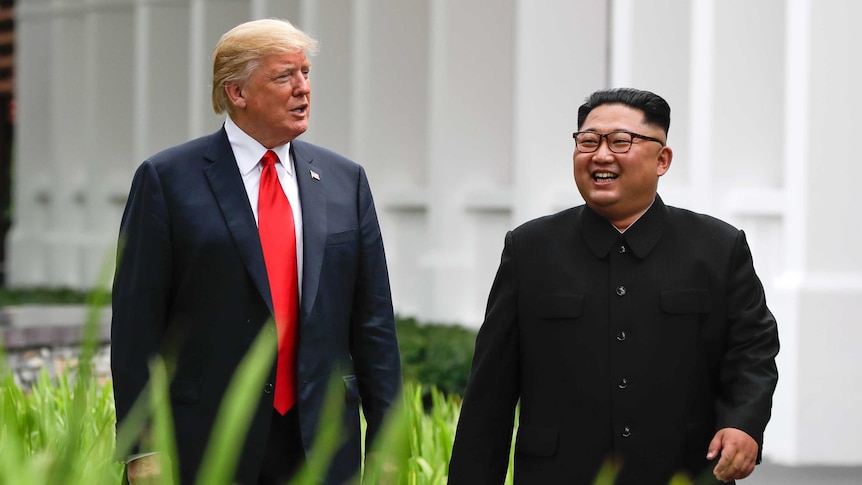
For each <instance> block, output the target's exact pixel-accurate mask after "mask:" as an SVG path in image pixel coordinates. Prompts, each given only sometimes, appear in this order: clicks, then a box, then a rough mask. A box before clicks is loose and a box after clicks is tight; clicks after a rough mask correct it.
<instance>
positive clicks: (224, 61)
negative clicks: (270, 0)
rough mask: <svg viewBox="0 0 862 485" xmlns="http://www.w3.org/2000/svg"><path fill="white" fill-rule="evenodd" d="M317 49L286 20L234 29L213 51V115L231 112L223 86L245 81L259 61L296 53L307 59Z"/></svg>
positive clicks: (226, 34) (252, 23)
mask: <svg viewBox="0 0 862 485" xmlns="http://www.w3.org/2000/svg"><path fill="white" fill-rule="evenodd" d="M317 48H318V44H317V41H316V40H314V39H313V38H311V37H310V36H309V35H308V34H306V33H305V32H303V31H301V30H299V29H297V28H296V27H294V26H293V25H292V24H291V23H290V22H288V21H287V20H281V19H262V20H252V21H250V22H245V23H243V24H240V25H237V26H236V27H234V28H232V29H231V30H229V31H228V32H226V33H225V34H224V35H222V36H221V40H219V42H218V44H216V47H215V50H213V86H212V103H213V110H214V111H215V112H216V114H222V113H224V112H225V111H227V112H228V113H230V112H231V109H232V107H233V106H232V105H231V103H230V101H229V100H228V97H227V94H226V93H225V84H227V83H244V82H245V81H247V80H248V78H249V76H251V73H253V72H254V70H255V69H257V67H258V65H259V61H260V59H261V58H263V57H265V56H268V55H270V54H281V53H285V52H297V51H302V52H305V53H306V54H309V55H310V54H314V53H316V52H317Z"/></svg>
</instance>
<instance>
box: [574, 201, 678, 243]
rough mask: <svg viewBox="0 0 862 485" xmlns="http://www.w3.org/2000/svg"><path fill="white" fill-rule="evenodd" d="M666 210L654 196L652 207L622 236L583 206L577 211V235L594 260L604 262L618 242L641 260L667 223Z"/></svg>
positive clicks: (659, 236) (600, 217)
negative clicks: (578, 218)
mask: <svg viewBox="0 0 862 485" xmlns="http://www.w3.org/2000/svg"><path fill="white" fill-rule="evenodd" d="M667 212H668V210H667V206H666V205H664V202H663V201H662V200H661V197H659V196H658V195H656V197H655V202H653V204H652V206H650V208H649V209H648V210H647V211H646V212H645V213H644V214H643V215H642V216H641V217H640V218H639V219H638V220H637V221H636V222H635V223H634V224H632V225H631V226H629V228H628V229H626V230H625V232H623V233H622V234H621V233H620V232H619V231H618V230H617V228H616V227H614V225H613V224H611V223H610V221H608V220H607V219H605V218H604V217H602V216H600V215H599V214H597V213H596V212H595V211H593V210H592V209H590V208H589V206H587V205H584V206H583V210H582V211H581V217H580V219H581V221H580V222H581V224H580V226H581V228H582V229H581V233H582V234H583V237H584V240H585V241H586V243H587V246H589V248H590V250H591V251H592V252H593V254H595V255H596V257H597V258H600V259H601V258H605V257H607V255H608V253H610V250H611V248H612V247H615V246H616V245H617V244H619V242H620V241H621V240H623V241H625V244H626V245H627V246H628V247H629V249H631V251H632V253H634V255H635V256H636V257H638V258H640V259H643V258H645V257H646V256H647V255H648V254H649V253H650V251H652V249H653V248H654V247H655V245H656V244H657V243H658V241H659V239H661V235H662V233H663V232H664V227H665V221H666V220H667Z"/></svg>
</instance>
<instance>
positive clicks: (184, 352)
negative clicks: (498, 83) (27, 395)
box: [111, 19, 401, 484]
mask: <svg viewBox="0 0 862 485" xmlns="http://www.w3.org/2000/svg"><path fill="white" fill-rule="evenodd" d="M316 47H317V43H316V41H315V40H313V39H311V38H310V37H308V36H307V35H306V34H305V33H303V32H301V31H299V30H298V29H296V28H295V27H293V26H292V25H291V24H289V23H288V22H286V21H281V20H275V19H267V20H259V21H253V22H247V23H245V24H242V25H239V26H237V27H235V28H234V29H232V30H231V31H229V32H228V33H226V34H225V35H224V36H223V37H222V38H221V40H220V41H219V43H218V45H217V46H216V49H215V52H214V54H213V106H214V109H215V111H216V113H223V112H227V118H226V121H225V124H224V126H223V128H222V129H220V130H219V131H217V132H215V133H213V134H211V135H209V136H204V137H202V138H199V139H196V140H193V141H190V142H187V143H185V144H182V145H179V146H176V147H173V148H169V149H167V150H165V151H163V152H161V153H159V154H157V155H154V156H153V157H151V158H150V159H148V160H146V161H145V162H144V163H143V164H142V165H141V166H140V168H139V169H138V170H137V173H136V174H135V177H134V180H133V182H132V188H131V191H130V194H129V199H128V203H127V205H126V210H125V213H124V215H123V220H122V224H121V229H120V235H121V238H120V241H121V244H120V250H119V257H118V267H117V272H116V277H115V283H114V288H113V324H112V354H111V361H112V371H113V378H114V390H115V397H116V407H117V419H118V422H122V421H123V419H124V418H125V417H127V415H128V413H129V411H130V409H131V407H132V405H133V403H134V402H135V400H136V399H137V398H138V396H139V395H140V393H141V391H142V389H143V388H144V387H145V385H146V383H147V381H148V378H149V375H148V367H147V365H148V360H149V359H150V358H151V357H152V356H154V355H156V354H162V355H165V357H166V359H168V360H170V361H172V362H175V365H176V367H175V372H174V374H173V379H172V383H171V388H170V398H171V405H172V411H173V418H174V425H175V428H176V439H177V448H178V454H179V468H180V473H181V477H182V481H183V483H190V482H192V481H193V480H194V478H195V476H196V474H197V473H198V471H199V467H200V461H201V458H202V454H203V452H204V449H205V447H206V444H207V438H208V436H209V435H210V432H211V430H212V425H213V421H214V419H215V416H216V413H217V411H218V406H219V404H220V402H221V400H222V398H223V397H224V393H225V390H226V387H227V385H228V383H229V381H230V379H231V377H232V375H233V372H234V370H235V369H236V367H237V365H238V363H239V362H240V360H241V359H242V358H243V357H244V356H245V354H246V352H247V351H248V350H249V348H250V345H251V343H252V341H253V340H254V339H255V337H256V336H257V335H258V334H259V333H260V332H261V330H262V329H263V328H265V327H268V328H267V331H268V334H267V335H271V341H272V345H273V347H275V346H276V345H277V346H278V351H277V354H278V358H277V359H275V362H273V366H272V370H271V372H270V375H269V378H268V380H267V382H266V384H265V385H264V386H263V387H262V388H261V389H260V395H259V396H258V397H257V398H256V399H255V402H254V403H251V404H252V407H254V408H255V409H256V411H255V414H254V416H253V419H252V423H251V428H250V430H249V433H248V436H247V438H246V441H245V444H244V446H243V448H242V456H241V457H240V461H239V465H238V470H237V475H236V480H237V481H238V482H239V483H244V484H273V483H279V484H281V483H284V482H285V480H286V479H287V478H288V477H290V476H291V475H292V474H294V473H295V471H296V470H297V468H298V467H300V466H301V465H302V464H303V462H304V459H305V453H306V452H308V451H309V450H310V449H311V448H312V446H313V444H314V438H315V436H314V433H315V431H316V429H317V425H318V419H319V415H320V410H321V406H322V403H323V401H324V397H325V393H326V391H327V387H328V382H329V381H330V379H331V377H332V376H337V377H338V378H342V379H343V383H344V385H343V396H342V398H343V400H344V403H345V413H344V421H345V422H344V426H345V432H346V433H347V435H348V437H347V438H346V442H345V444H344V445H343V446H342V447H341V448H340V449H339V451H338V452H337V453H336V455H335V458H334V460H333V463H332V464H331V467H330V470H329V474H328V476H327V478H326V483H343V482H345V481H347V480H349V479H350V478H351V477H353V476H354V475H355V474H356V472H357V471H358V470H359V468H360V462H361V456H360V420H359V407H360V402H361V407H362V411H363V413H364V415H365V418H366V420H367V423H368V428H367V442H369V443H370V441H371V440H372V439H373V438H374V436H375V434H376V433H377V431H378V430H379V428H380V425H381V422H382V420H383V418H384V415H385V414H386V412H387V410H388V409H389V407H390V406H391V404H392V403H393V400H394V399H396V397H397V395H398V392H399V389H400V384H401V368H400V359H399V353H398V346H397V341H396V335H395V324H394V316H393V310H392V302H391V297H390V289H389V279H388V274H387V268H386V261H385V256H384V251H383V243H382V239H381V234H380V228H379V226H378V221H377V216H376V212H375V209H374V203H373V201H372V197H371V191H370V189H369V185H368V180H367V179H366V175H365V172H364V170H363V169H362V167H360V166H359V165H357V164H355V163H353V162H351V161H350V160H347V159H346V158H344V157H342V156H340V155H337V154H335V153H333V152H331V151H328V150H326V149H323V148H320V147H317V146H314V145H312V144H309V143H304V142H301V141H298V140H296V139H295V138H296V137H297V136H299V135H300V134H302V133H303V132H304V131H305V130H306V128H307V126H308V114H309V102H310V95H311V86H310V84H309V79H308V75H309V70H310V63H309V61H308V59H307V58H306V53H311V52H314V51H315V50H316ZM273 316H274V317H275V318H274V323H273V320H272V319H273ZM144 446H145V445H144V444H142V443H139V446H138V449H136V450H135V451H136V452H140V453H138V454H136V456H133V457H132V458H133V459H132V460H131V462H130V463H129V469H128V475H129V478H130V479H131V480H132V481H134V480H135V479H136V478H141V477H142V476H146V475H148V474H149V472H148V470H150V469H151V468H152V466H151V465H152V464H153V463H157V459H156V456H154V455H148V454H147V453H146V452H149V451H156V450H150V449H147V448H145V447H144ZM142 455H143V456H142ZM134 458H137V459H134Z"/></svg>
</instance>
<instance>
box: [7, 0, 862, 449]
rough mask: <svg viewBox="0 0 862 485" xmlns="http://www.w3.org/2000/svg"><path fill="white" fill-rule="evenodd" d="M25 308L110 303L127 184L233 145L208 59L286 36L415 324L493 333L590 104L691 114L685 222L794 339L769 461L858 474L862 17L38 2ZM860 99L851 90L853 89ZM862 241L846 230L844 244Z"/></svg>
mask: <svg viewBox="0 0 862 485" xmlns="http://www.w3.org/2000/svg"><path fill="white" fill-rule="evenodd" d="M16 9H17V23H16V35H17V39H16V48H17V60H16V69H17V103H18V104H17V106H18V109H17V112H18V124H17V127H16V151H15V174H14V186H13V190H14V216H13V227H12V230H11V232H10V235H9V237H8V240H7V247H8V259H9V260H8V262H7V267H8V282H9V284H10V285H13V286H36V285H38V286H71V287H78V288H87V287H91V286H93V285H94V284H99V283H104V282H106V281H109V276H106V275H110V271H111V260H112V258H113V252H114V247H115V244H116V238H117V230H118V226H119V222H120V216H121V214H122V210H123V206H124V204H125V198H126V195H127V192H128V189H129V185H130V182H131V176H132V173H133V171H134V169H135V168H136V167H137V165H138V164H139V163H140V162H141V161H142V160H144V159H145V158H146V157H147V156H148V155H151V154H153V153H155V152H156V151H158V150H161V149H163V148H166V147H168V146H171V145H175V144H178V143H181V142H183V141H185V140H188V139H190V138H193V137H197V136H200V135H203V134H206V133H209V132H211V131H214V130H216V129H217V128H218V127H219V126H220V124H221V122H222V119H221V118H219V117H217V116H215V115H214V114H213V113H212V109H211V107H210V84H209V83H210V74H211V64H210V53H211V52H212V49H213V47H214V46H215V44H216V42H217V40H218V38H219V37H220V36H221V34H222V33H224V32H225V31H227V30H228V29H230V28H231V27H233V26H234V25H236V24H238V23H240V22H243V21H245V20H249V19H252V18H261V17H281V18H287V19H289V20H291V21H292V22H293V23H294V24H296V25H297V26H299V27H300V28H302V29H303V30H305V31H307V32H309V33H310V34H312V35H313V36H315V37H316V38H318V39H319V40H320V42H321V51H320V53H319V54H318V55H317V56H315V57H314V58H312V61H313V63H314V67H313V69H312V86H313V93H314V95H313V98H312V99H313V103H312V107H313V109H312V113H313V114H312V118H311V127H310V129H309V131H308V133H306V134H305V135H303V139H305V140H308V141H311V142H314V143H318V144H320V145H323V146H326V147H328V148H331V149H334V150H336V151H338V152H341V153H343V154H345V155H347V156H349V157H351V158H353V159H354V160H356V161H357V162H359V163H361V164H363V165H364V166H365V167H366V169H367V171H368V175H369V178H370V181H371V185H372V189H373V190H374V194H375V200H376V204H377V208H378V213H379V216H380V220H381V225H382V229H383V235H384V241H385V244H386V247H387V254H388V258H389V265H390V271H391V278H392V285H393V296H394V298H395V305H396V310H397V311H398V312H399V313H400V314H403V315H408V316H415V317H417V318H419V319H420V320H422V321H429V322H445V323H458V324H463V325H467V326H474V327H476V326H478V325H479V324H480V323H481V320H482V314H483V311H484V305H485V299H486V297H487V293H488V290H489V288H490V285H491V281H492V279H493V276H494V272H495V270H496V267H497V264H498V262H499V255H500V250H501V249H502V242H503V237H504V235H505V232H506V231H507V230H508V229H511V228H513V227H515V226H516V225H518V224H520V223H522V222H524V221H526V220H528V219H531V218H534V217H537V216H540V215H544V214H548V213H552V212H556V211H558V210H561V209H563V208H566V207H570V206H573V205H577V204H580V203H581V199H580V196H579V195H578V192H577V189H576V187H575V184H574V181H573V179H572V170H571V156H572V150H573V148H574V146H573V141H572V138H571V133H572V132H573V131H575V129H576V120H577V107H578V106H579V105H580V104H581V102H582V101H583V99H584V98H585V97H586V96H587V95H588V94H590V93H591V92H593V91H595V90H597V89H601V88H605V87H611V86H632V87H637V88H642V89H648V90H651V91H654V92H656V93H658V94H660V95H662V96H663V97H665V98H666V99H667V100H668V102H669V103H670V105H671V108H672V123H671V130H670V136H669V140H668V143H669V145H670V146H672V147H673V148H674V153H675V156H674V164H673V166H672V167H671V170H670V172H669V173H668V175H666V176H665V177H663V179H662V181H661V182H660V184H659V192H660V193H661V194H662V197H663V198H664V200H665V202H667V203H668V204H670V205H677V206H681V207H686V208H690V209H694V210H697V211H700V212H706V213H709V214H712V215H715V216H717V217H719V218H722V219H725V220H727V221H728V222H731V223H733V224H735V225H736V226H738V227H740V228H742V229H744V230H745V231H746V233H747V234H748V237H749V241H750V244H751V246H752V251H753V253H754V259H755V265H756V267H757V269H758V273H759V274H760V276H761V279H762V280H763V282H764V285H765V286H766V289H767V296H768V298H769V304H770V307H771V308H772V309H773V312H774V313H775V314H776V317H777V318H778V321H779V331H780V336H781V340H782V350H781V354H780V356H779V371H780V384H779V389H778V392H777V394H776V401H775V406H774V411H773V419H772V421H771V423H770V425H769V428H768V429H767V437H766V440H767V442H766V448H765V455H766V457H767V459H771V460H773V461H777V462H782V463H788V464H832V465H844V464H850V465H859V464H862V439H860V438H859V437H860V436H862V413H860V412H859V411H858V410H859V409H860V406H862V386H859V385H858V383H859V382H860V381H862V359H860V358H859V357H858V354H859V350H858V349H857V348H856V342H862V325H858V324H857V319H858V316H859V315H860V314H862V252H859V253H858V254H857V252H856V251H855V250H854V249H853V248H855V247H857V244H859V245H860V246H862V224H860V223H859V222H858V221H857V220H856V215H857V213H858V212H859V210H860V209H862V190H859V189H858V188H857V186H856V185H857V184H856V183H855V175H862V168H860V165H859V163H858V162H856V161H855V160H852V159H851V158H855V157H854V155H855V153H856V152H857V151H858V150H859V147H858V140H859V138H857V137H860V134H859V133H858V132H857V130H858V128H857V127H858V125H857V124H856V121H857V119H856V114H857V113H862V97H860V96H858V95H857V90H859V88H860V86H862V63H860V62H859V61H858V59H859V57H860V50H862V29H860V28H859V26H858V23H859V19H860V18H862V2H855V1H850V0H821V1H818V2H816V4H815V2H813V0H757V1H752V0H691V1H688V0H295V1H287V0H19V2H18V4H17V7H16ZM853 86H856V88H854V87H853ZM845 217H849V218H850V219H848V220H844V218H845Z"/></svg>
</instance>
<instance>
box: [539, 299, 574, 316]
mask: <svg viewBox="0 0 862 485" xmlns="http://www.w3.org/2000/svg"><path fill="white" fill-rule="evenodd" d="M536 304H537V306H538V310H537V312H538V315H539V317H541V318H575V317H579V316H581V315H583V313H584V295H542V296H540V297H539V298H538V300H537V301H536Z"/></svg>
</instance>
